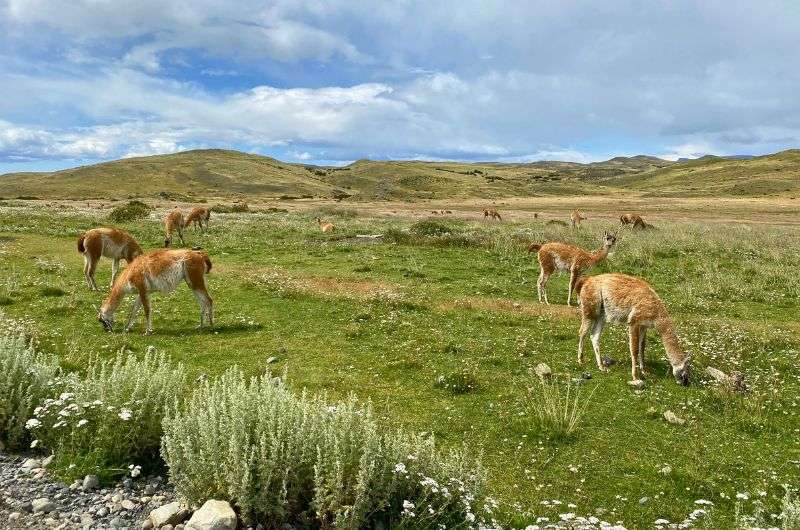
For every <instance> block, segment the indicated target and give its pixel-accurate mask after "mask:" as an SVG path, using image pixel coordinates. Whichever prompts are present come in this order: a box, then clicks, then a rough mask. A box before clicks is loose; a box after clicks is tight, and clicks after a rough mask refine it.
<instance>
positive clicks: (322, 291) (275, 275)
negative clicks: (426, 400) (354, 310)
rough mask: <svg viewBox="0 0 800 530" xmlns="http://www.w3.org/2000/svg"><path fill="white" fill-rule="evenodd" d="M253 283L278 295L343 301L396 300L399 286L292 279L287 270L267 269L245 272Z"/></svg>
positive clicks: (372, 282) (320, 277) (320, 279)
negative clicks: (304, 295)
mask: <svg viewBox="0 0 800 530" xmlns="http://www.w3.org/2000/svg"><path fill="white" fill-rule="evenodd" d="M245 275H246V276H247V277H249V278H250V279H251V281H253V282H254V283H256V284H258V285H261V286H264V287H267V288H268V289H270V290H273V291H278V292H283V293H286V292H292V291H294V292H300V293H311V294H318V295H324V296H341V297H343V298H358V299H370V298H375V297H386V298H397V297H400V296H401V292H400V287H399V286H398V285H395V284H391V283H388V282H377V281H371V280H355V279H348V278H330V277H324V276H291V275H290V274H288V273H287V272H286V271H285V270H282V269H275V268H266V269H256V270H250V271H248V272H247V273H245Z"/></svg>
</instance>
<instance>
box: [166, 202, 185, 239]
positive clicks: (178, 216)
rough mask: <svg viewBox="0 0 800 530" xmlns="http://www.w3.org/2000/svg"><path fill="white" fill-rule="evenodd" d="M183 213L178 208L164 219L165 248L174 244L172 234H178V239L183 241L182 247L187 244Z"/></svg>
mask: <svg viewBox="0 0 800 530" xmlns="http://www.w3.org/2000/svg"><path fill="white" fill-rule="evenodd" d="M183 226H184V222H183V213H181V211H180V210H178V209H177V208H176V209H174V210H172V211H171V212H169V213H168V214H167V217H166V218H164V230H165V236H164V246H165V247H168V246H170V245H171V244H172V233H173V232H178V237H179V238H180V239H181V245H185V244H186V243H185V242H184V241H183Z"/></svg>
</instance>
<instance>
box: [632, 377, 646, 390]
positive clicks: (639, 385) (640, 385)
mask: <svg viewBox="0 0 800 530" xmlns="http://www.w3.org/2000/svg"><path fill="white" fill-rule="evenodd" d="M628 384H629V385H631V388H633V389H634V390H644V386H645V385H644V381H642V380H641V379H634V380H633V381H628Z"/></svg>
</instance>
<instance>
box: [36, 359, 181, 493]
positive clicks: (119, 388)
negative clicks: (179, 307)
mask: <svg viewBox="0 0 800 530" xmlns="http://www.w3.org/2000/svg"><path fill="white" fill-rule="evenodd" d="M185 382H186V375H185V372H184V369H183V366H181V365H177V366H176V365H172V364H170V363H169V362H168V361H167V359H166V357H165V356H164V355H163V354H162V355H157V354H156V353H155V352H151V351H148V352H147V353H146V354H145V355H144V357H143V358H142V360H138V359H136V357H134V356H133V355H128V356H127V357H126V356H123V355H122V354H119V355H117V357H116V358H115V359H113V360H106V361H96V362H92V363H90V368H89V371H88V373H87V374H86V376H85V377H83V378H77V377H76V378H74V379H73V380H72V381H71V382H69V383H68V384H67V385H65V387H64V389H63V390H64V391H63V392H62V393H61V394H60V395H59V396H58V398H50V399H46V400H44V401H43V402H42V403H41V406H40V407H37V408H36V410H35V413H34V420H35V421H33V422H31V425H30V427H31V432H32V433H33V434H34V435H35V436H36V437H37V438H38V439H39V441H40V444H41V445H42V446H44V447H47V448H49V449H52V450H53V452H54V453H55V455H56V459H55V463H54V466H53V467H54V468H55V469H56V471H57V472H58V473H59V474H60V475H62V476H63V477H65V478H75V477H81V476H84V475H86V474H98V475H101V476H103V477H110V476H113V475H115V474H119V473H122V472H124V471H125V468H126V466H128V465H129V464H131V463H134V464H136V463H145V464H146V463H148V462H153V461H157V459H158V451H159V446H160V440H161V434H162V428H161V422H162V419H163V417H164V413H165V410H166V406H167V405H168V404H170V405H171V404H173V403H175V402H177V401H178V400H179V398H180V396H181V395H182V394H183V392H184V389H185Z"/></svg>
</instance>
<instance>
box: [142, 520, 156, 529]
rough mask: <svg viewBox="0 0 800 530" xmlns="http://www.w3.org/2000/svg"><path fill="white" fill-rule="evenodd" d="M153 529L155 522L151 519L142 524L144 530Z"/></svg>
mask: <svg viewBox="0 0 800 530" xmlns="http://www.w3.org/2000/svg"><path fill="white" fill-rule="evenodd" d="M151 528H153V521H151V520H150V519H149V518H147V519H145V520H144V521H143V522H142V530H151Z"/></svg>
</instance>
